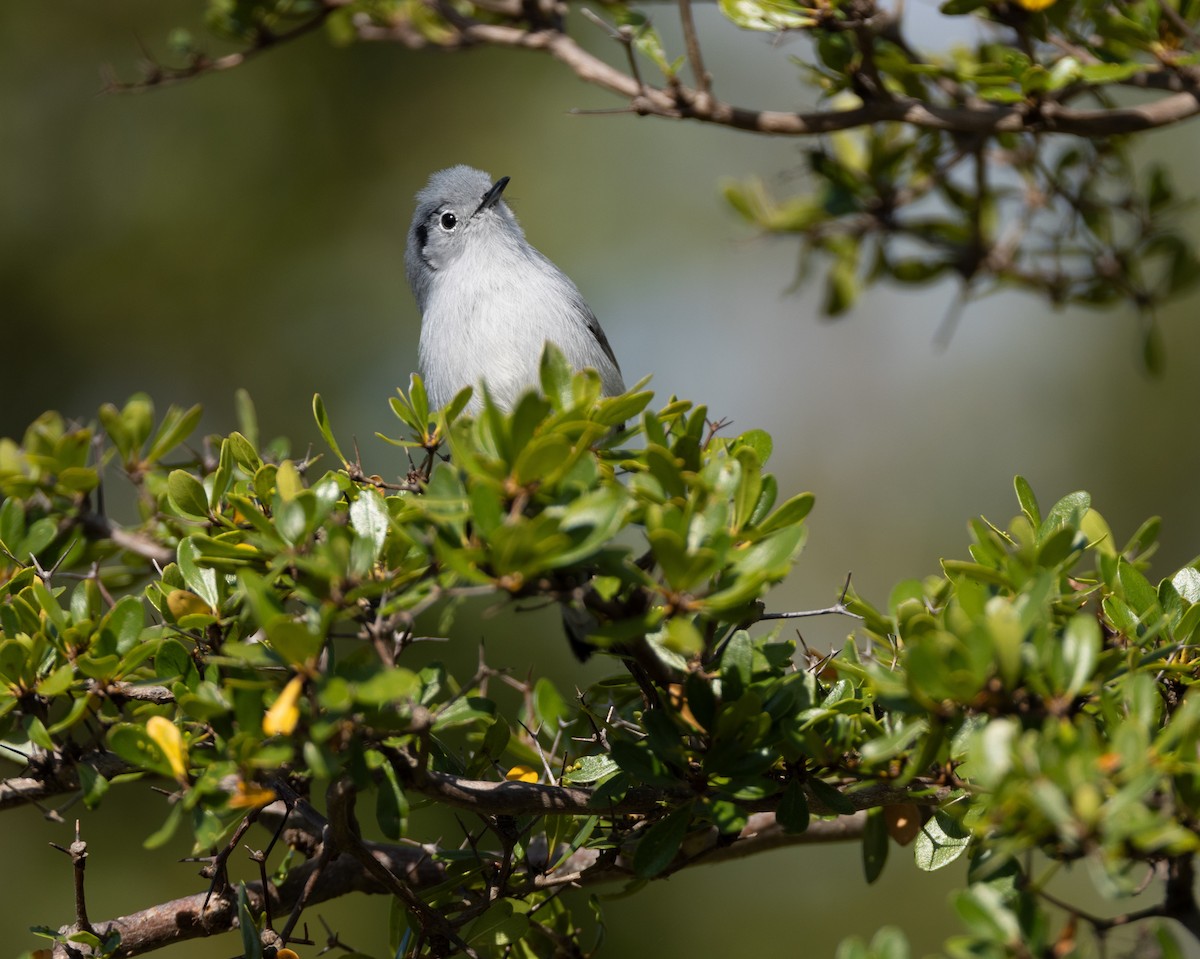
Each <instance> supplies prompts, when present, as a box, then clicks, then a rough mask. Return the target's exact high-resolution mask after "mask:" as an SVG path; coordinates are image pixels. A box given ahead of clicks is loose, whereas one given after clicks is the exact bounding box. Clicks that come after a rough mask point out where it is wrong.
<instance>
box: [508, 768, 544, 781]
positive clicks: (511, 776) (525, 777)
mask: <svg viewBox="0 0 1200 959" xmlns="http://www.w3.org/2000/svg"><path fill="white" fill-rule="evenodd" d="M504 778H505V779H507V780H508V781H509V782H517V783H535V782H537V781H538V774H537V770H536V769H531V768H530V767H528V766H513V768H512V769H510V770H509V771H508V773H507V774H506V775H505V777H504Z"/></svg>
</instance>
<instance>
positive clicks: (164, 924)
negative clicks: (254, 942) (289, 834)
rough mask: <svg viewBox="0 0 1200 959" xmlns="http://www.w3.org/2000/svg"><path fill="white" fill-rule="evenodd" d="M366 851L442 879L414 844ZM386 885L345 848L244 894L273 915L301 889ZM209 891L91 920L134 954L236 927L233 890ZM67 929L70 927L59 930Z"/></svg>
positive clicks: (310, 895) (424, 883)
mask: <svg viewBox="0 0 1200 959" xmlns="http://www.w3.org/2000/svg"><path fill="white" fill-rule="evenodd" d="M364 846H365V847H366V848H367V849H368V850H369V852H370V854H371V855H372V856H373V857H374V858H375V859H376V860H377V861H378V862H380V863H381V864H382V865H383V866H385V867H386V868H387V869H388V870H389V871H390V872H391V873H393V874H394V875H401V876H405V877H406V878H407V879H408V881H409V882H411V883H413V884H414V885H416V886H418V887H422V888H431V887H433V886H436V885H438V884H439V883H441V882H443V881H445V879H446V873H445V867H444V866H443V865H442V864H441V863H438V862H435V861H434V860H433V859H432V858H430V856H429V854H428V853H427V852H426V851H425V850H424V849H421V848H415V847H413V846H391V845H384V844H379V843H369V842H368V843H364ZM318 871H319V873H320V874H319V876H318V877H317V880H316V882H314V883H313V885H312V888H311V889H308V890H306V889H305V886H306V884H307V883H308V880H309V877H310V875H311V874H313V873H314V872H318ZM387 891H389V890H387V889H385V888H384V887H383V886H382V885H381V884H380V882H379V881H378V880H377V879H376V878H374V877H373V876H372V875H371V874H370V873H369V872H368V871H367V870H366V869H364V868H363V865H362V863H361V862H359V860H358V859H357V858H355V857H354V856H352V855H350V854H348V853H343V854H342V855H340V856H337V857H336V858H334V859H333V860H332V861H331V862H327V863H323V864H322V863H321V862H320V860H318V859H313V860H311V861H309V862H306V863H304V864H303V865H301V866H297V867H296V868H295V869H293V870H291V871H290V872H289V873H288V874H287V878H285V879H284V881H283V882H282V883H281V884H280V885H278V886H275V885H272V886H271V887H270V889H269V891H268V893H267V898H266V899H265V900H264V898H263V887H262V883H260V882H249V883H246V895H247V897H248V898H249V900H250V911H251V912H252V913H255V914H257V913H259V912H262V911H263V910H269V912H270V914H271V915H272V916H279V915H283V914H286V913H287V912H290V911H291V909H292V906H293V905H294V904H295V903H296V901H297V900H298V899H299V898H300V897H301V896H302V895H303V896H306V901H307V902H308V904H309V905H315V904H316V903H320V902H327V901H329V900H330V899H336V898H339V897H340V896H344V895H347V894H348V893H352V892H365V893H384V892H387ZM206 898H208V896H207V893H204V892H198V893H196V894H195V895H191V896H185V897H183V898H182V899H174V900H172V901H170V902H164V903H161V904H159V905H156V906H151V907H149V908H148V909H143V910H141V911H140V912H135V913H130V914H129V915H127V916H120V917H118V918H116V919H110V920H107V921H104V922H93V923H92V929H93V930H94V931H95V933H96V935H98V936H100V937H101V938H102V939H103V938H106V937H107V936H108V935H109V934H111V933H112V932H114V931H115V932H119V933H120V934H121V948H120V950H119V951H118V953H117V955H119V956H136V955H141V954H142V953H146V952H150V951H152V950H154V949H161V948H162V947H164V946H169V945H172V944H173V943H177V942H184V941H186V940H189V939H200V938H202V937H206V936H215V935H220V934H221V933H224V932H229V931H230V930H231V929H234V928H236V925H237V900H236V898H235V897H233V896H214V897H212V898H211V899H210V900H209V903H208V906H207V908H206V907H205V904H204V901H205V899H206ZM59 931H60V932H61V933H64V934H69V933H70V932H73V931H76V930H75V929H74V927H66V928H65V929H61V930H59ZM69 955H70V954H69V953H68V952H67V950H66V949H65V948H64V947H63V946H62V945H57V946H55V949H54V959H68V956H69Z"/></svg>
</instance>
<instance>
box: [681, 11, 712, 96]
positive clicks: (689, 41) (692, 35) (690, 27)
mask: <svg viewBox="0 0 1200 959" xmlns="http://www.w3.org/2000/svg"><path fill="white" fill-rule="evenodd" d="M679 21H680V23H681V25H682V26H683V43H684V46H685V47H686V48H687V58H688V63H689V64H691V67H692V76H693V77H695V79H696V89H697V91H698V92H699V94H700V96H701V97H703V98H704V99H705V100H709V99H711V98H712V77H711V76H710V75H709V72H708V71H707V70H706V69H704V58H703V56H701V54H700V38H699V36H698V35H697V33H696V21H695V20H694V19H693V18H692V0H679Z"/></svg>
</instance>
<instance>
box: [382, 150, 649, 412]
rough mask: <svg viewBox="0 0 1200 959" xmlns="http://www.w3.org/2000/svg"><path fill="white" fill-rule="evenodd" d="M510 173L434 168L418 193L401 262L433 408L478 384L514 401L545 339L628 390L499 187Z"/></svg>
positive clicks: (534, 376)
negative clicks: (495, 176) (418, 319)
mask: <svg viewBox="0 0 1200 959" xmlns="http://www.w3.org/2000/svg"><path fill="white" fill-rule="evenodd" d="M507 185H508V177H501V178H500V179H499V180H496V181H495V182H492V178H491V177H490V176H488V175H487V174H486V173H484V172H483V171H481V170H475V169H472V168H471V167H468V166H455V167H450V168H449V169H447V170H441V171H439V172H437V173H435V174H433V176H431V177H430V178H429V183H428V184H426V186H425V188H424V189H423V190H421V192H420V193H418V194H417V209H416V212H415V213H414V214H413V220H412V226H411V227H410V228H409V231H408V248H407V249H406V250H405V252H404V266H405V271H406V272H407V274H408V283H409V286H411V287H412V291H413V295H414V296H415V297H416V298H417V306H418V308H419V309H420V311H421V344H420V350H419V360H418V364H419V368H420V372H421V378H422V380H424V382H425V390H426V392H427V393H428V395H429V402H430V405H431V406H432V407H433V408H434V409H436V408H438V407H441V406H444V405H446V404H447V403H449V402H450V400H452V399H453V398H454V396H455V394H456V393H458V391H459V390H461V389H462V388H463V387H464V386H474V387H476V392H475V395H474V396H473V397H472V400H471V408H472V409H475V410H478V409H479V407H480V405H481V404H482V397H481V394H480V391H479V384H480V383H486V384H487V388H488V391H489V393H490V394H491V396H492V398H493V399H494V400H495V402H496V403H497V404H498V405H499V406H501V407H502V408H504V409H512V407H513V406H514V405H515V403H516V401H517V398H518V397H519V396H520V395H521V394H522V393H524V392H526V391H528V390H531V389H537V388H538V364H539V361H540V359H541V356H542V349H543V347H544V345H545V344H546V343H547V342H550V343H553V344H554V345H555V346H557V347H558V348H559V349H560V350H562V352H563V355H564V356H565V357H566V358H567V362H569V363H570V364H571V365H572V366H573V367H574V368H575V369H577V370H579V369H584V368H585V367H591V368H592V369H594V370H596V372H597V373H599V374H600V382H601V384H602V386H603V390H604V394H605V395H606V396H615V395H616V394H618V393H623V392H624V391H625V383H624V381H623V380H622V379H621V370H620V368H619V367H618V366H617V358H616V357H615V356H614V355H613V351H612V347H611V346H609V345H608V338H607V337H606V336H605V335H604V331H603V330H602V329H601V328H600V323H599V322H598V321H597V320H596V317H595V314H593V313H592V311H591V309H590V308H589V307H588V305H587V304H586V303H585V302H584V301H583V297H582V296H581V295H580V293H579V290H578V289H576V287H575V284H574V283H572V282H571V280H570V279H569V278H568V277H567V276H566V274H564V273H563V272H562V270H560V269H559V268H558V267H556V266H555V265H554V264H553V263H551V262H550V261H549V260H548V259H546V257H544V256H542V254H541V253H539V252H538V251H537V250H535V249H534V248H533V247H532V246H530V245H529V241H528V240H526V239H525V234H524V232H523V231H522V230H521V227H520V224H518V223H517V218H516V217H515V216H513V212H512V210H510V209H509V208H508V204H507V203H505V202H504V200H503V199H502V198H501V195H502V194H503V193H504V188H505V187H506V186H507Z"/></svg>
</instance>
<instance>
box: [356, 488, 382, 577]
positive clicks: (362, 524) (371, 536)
mask: <svg viewBox="0 0 1200 959" xmlns="http://www.w3.org/2000/svg"><path fill="white" fill-rule="evenodd" d="M390 525H391V519H390V517H389V515H388V510H387V505H386V504H385V503H384V501H383V497H382V496H380V495H379V493H378V492H377V491H376V490H373V489H369V488H367V489H361V490H359V493H358V497H357V498H356V499H355V500H354V502H353V503H351V504H350V527H351V529H353V530H354V532H356V533H357V534H358V535H359V536H360V537H362V538H363V539H364V540H366V541H367V542H368V543H370V544H371V554H370V555H371V562H372V563H374V562H375V561H376V560H378V559H379V554H380V553H382V552H383V544H384V543H385V542H386V540H387V534H388V527H389V526H390ZM363 572H366V570H364V571H363Z"/></svg>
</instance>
